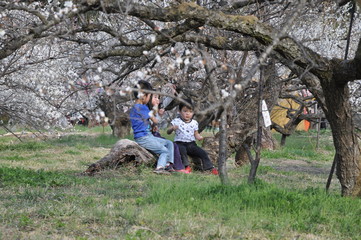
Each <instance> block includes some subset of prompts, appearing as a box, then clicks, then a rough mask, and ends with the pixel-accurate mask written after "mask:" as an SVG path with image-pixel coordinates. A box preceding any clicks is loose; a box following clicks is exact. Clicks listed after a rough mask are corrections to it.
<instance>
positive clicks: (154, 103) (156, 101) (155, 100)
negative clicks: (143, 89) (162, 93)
mask: <svg viewBox="0 0 361 240" xmlns="http://www.w3.org/2000/svg"><path fill="white" fill-rule="evenodd" d="M158 105H159V96H158V95H156V94H154V95H153V97H152V106H158Z"/></svg>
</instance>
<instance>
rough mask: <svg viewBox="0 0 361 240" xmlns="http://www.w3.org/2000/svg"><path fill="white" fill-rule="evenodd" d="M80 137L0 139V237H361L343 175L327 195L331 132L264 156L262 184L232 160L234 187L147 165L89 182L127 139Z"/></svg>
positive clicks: (300, 137)
mask: <svg viewBox="0 0 361 240" xmlns="http://www.w3.org/2000/svg"><path fill="white" fill-rule="evenodd" d="M76 133H77V134H71V135H67V136H64V137H61V138H57V139H51V140H47V141H34V140H27V141H25V142H22V143H21V142H19V141H18V140H16V139H15V138H12V137H1V138H0V189H1V195H0V223H1V224H0V239H79V240H80V239H127V240H132V239H360V236H361V227H360V226H361V218H360V215H361V207H360V206H361V200H360V199H352V198H342V197H340V196H339V195H340V190H339V184H338V182H337V181H336V180H335V179H334V181H333V183H332V185H331V191H330V194H326V193H325V191H324V188H325V182H326V179H327V175H328V172H329V169H330V166H331V162H332V158H333V147H332V139H331V138H330V133H329V132H323V133H322V135H321V139H320V148H319V149H316V147H315V146H316V144H315V137H314V136H315V133H312V132H311V133H302V134H299V133H297V134H295V135H294V136H292V137H290V138H289V139H287V144H286V146H285V147H284V148H280V149H278V150H275V151H264V152H263V153H262V160H261V164H260V167H259V170H258V175H257V176H258V180H257V182H256V184H254V185H248V184H247V183H246V180H247V175H248V171H249V166H245V167H243V168H236V167H234V165H233V163H232V161H231V159H230V160H229V164H228V168H229V177H230V179H231V182H232V184H231V185H230V186H222V185H221V184H220V181H219V178H218V177H217V176H213V175H206V174H202V173H197V172H195V173H192V174H189V175H185V174H173V175H171V176H159V175H155V174H153V173H152V171H151V170H152V169H150V168H146V167H138V168H130V169H129V168H128V169H122V168H121V169H118V170H109V171H104V172H101V173H100V174H98V175H96V176H95V177H85V176H81V175H79V173H81V172H82V171H84V170H85V169H86V168H87V166H88V164H91V163H93V162H95V161H97V160H99V159H100V158H101V157H103V156H104V155H105V154H107V153H108V151H109V149H110V147H111V146H112V145H113V144H114V143H115V142H116V141H117V139H116V138H114V137H111V136H110V134H109V133H110V132H109V129H108V128H106V129H104V131H103V129H102V128H96V129H92V130H91V132H89V131H88V130H86V129H78V131H77V132H76ZM275 137H276V138H279V136H278V135H275Z"/></svg>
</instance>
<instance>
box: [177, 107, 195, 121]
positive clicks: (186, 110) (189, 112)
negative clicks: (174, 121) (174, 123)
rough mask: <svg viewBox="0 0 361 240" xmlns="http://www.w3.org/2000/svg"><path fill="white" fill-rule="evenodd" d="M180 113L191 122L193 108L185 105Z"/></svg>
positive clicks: (185, 119)
mask: <svg viewBox="0 0 361 240" xmlns="http://www.w3.org/2000/svg"><path fill="white" fill-rule="evenodd" d="M180 115H181V117H182V119H183V120H184V121H186V122H189V121H191V120H192V117H193V109H190V108H188V107H187V106H184V107H182V109H181V111H180Z"/></svg>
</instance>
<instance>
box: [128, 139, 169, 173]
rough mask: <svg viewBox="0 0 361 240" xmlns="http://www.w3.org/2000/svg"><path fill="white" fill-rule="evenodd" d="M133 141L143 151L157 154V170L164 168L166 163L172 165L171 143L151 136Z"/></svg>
mask: <svg viewBox="0 0 361 240" xmlns="http://www.w3.org/2000/svg"><path fill="white" fill-rule="evenodd" d="M134 140H135V142H136V143H138V144H139V145H140V146H142V147H144V148H145V149H147V150H149V151H152V152H154V153H156V154H159V158H158V162H157V168H158V167H165V166H166V164H167V163H168V162H169V163H174V147H173V142H172V141H169V140H167V139H163V138H157V137H154V136H153V135H152V134H149V135H147V136H144V137H140V138H136V139H134Z"/></svg>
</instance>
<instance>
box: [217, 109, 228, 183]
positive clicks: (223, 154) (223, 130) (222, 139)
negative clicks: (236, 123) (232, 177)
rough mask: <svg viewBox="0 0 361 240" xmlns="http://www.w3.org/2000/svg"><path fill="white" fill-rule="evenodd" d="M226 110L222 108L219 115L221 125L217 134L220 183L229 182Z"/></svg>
mask: <svg viewBox="0 0 361 240" xmlns="http://www.w3.org/2000/svg"><path fill="white" fill-rule="evenodd" d="M227 145H228V144H227V110H226V109H224V111H223V113H222V115H221V126H220V136H219V156H218V168H219V177H220V179H221V182H222V184H229V178H228V174H227V165H226V163H227V148H228V146H227Z"/></svg>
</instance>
